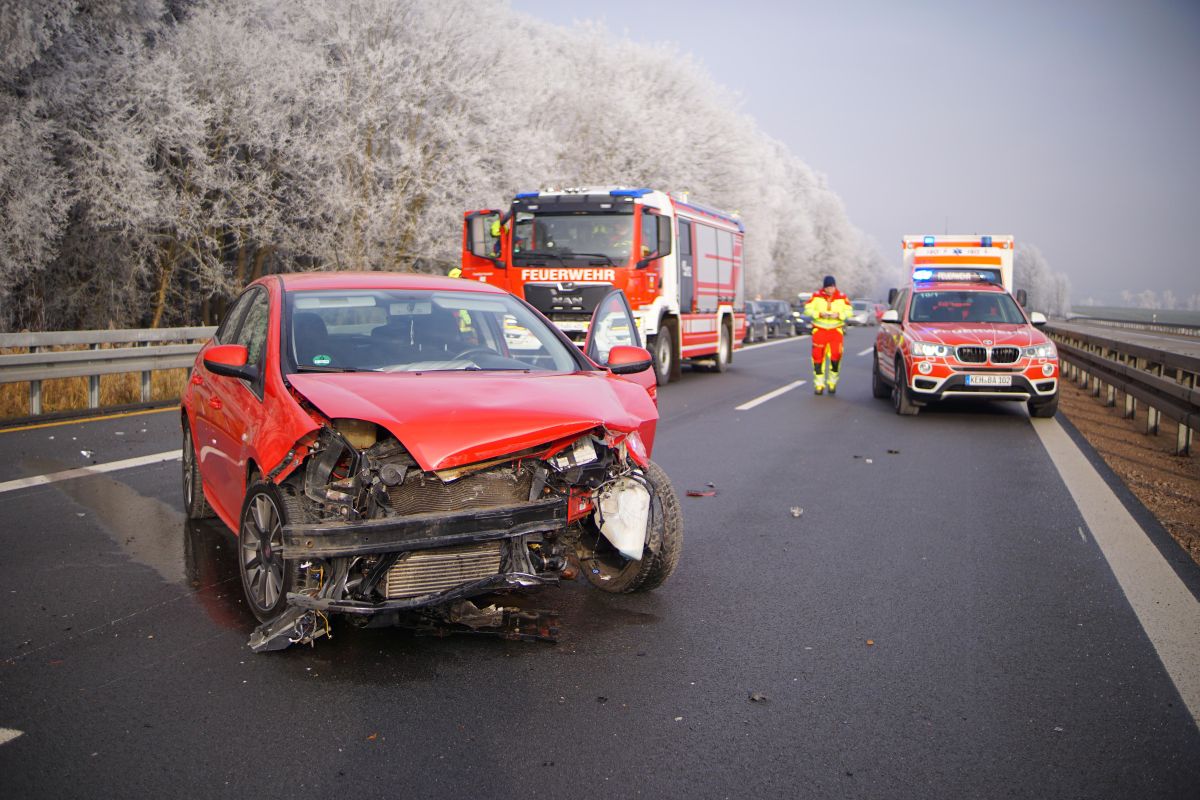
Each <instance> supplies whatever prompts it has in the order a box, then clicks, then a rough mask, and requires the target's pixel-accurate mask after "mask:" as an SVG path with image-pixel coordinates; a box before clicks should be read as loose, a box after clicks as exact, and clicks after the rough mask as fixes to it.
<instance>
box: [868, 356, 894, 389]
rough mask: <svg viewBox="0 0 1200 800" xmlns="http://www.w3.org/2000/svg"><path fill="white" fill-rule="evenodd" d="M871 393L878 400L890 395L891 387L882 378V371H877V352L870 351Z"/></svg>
mask: <svg viewBox="0 0 1200 800" xmlns="http://www.w3.org/2000/svg"><path fill="white" fill-rule="evenodd" d="M871 394H873V395H875V398H876V399H878V400H883V399H885V398H888V397H891V396H892V387H890V386H888V385H887V382H886V381H884V379H883V373H882V372H880V371H879V353H878V352H877V351H871Z"/></svg>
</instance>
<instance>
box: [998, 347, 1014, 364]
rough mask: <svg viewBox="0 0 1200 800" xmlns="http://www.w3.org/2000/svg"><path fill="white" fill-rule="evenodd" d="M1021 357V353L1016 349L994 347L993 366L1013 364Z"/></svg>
mask: <svg viewBox="0 0 1200 800" xmlns="http://www.w3.org/2000/svg"><path fill="white" fill-rule="evenodd" d="M1020 357H1021V351H1020V350H1018V349H1017V348H1015V347H993V348H992V363H993V364H1012V363H1014V362H1015V361H1016V360H1017V359H1018V358H1020Z"/></svg>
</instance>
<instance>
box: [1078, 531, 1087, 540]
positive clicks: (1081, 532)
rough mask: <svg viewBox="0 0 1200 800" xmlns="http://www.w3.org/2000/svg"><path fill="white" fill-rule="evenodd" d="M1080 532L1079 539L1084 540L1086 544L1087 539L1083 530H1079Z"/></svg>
mask: <svg viewBox="0 0 1200 800" xmlns="http://www.w3.org/2000/svg"><path fill="white" fill-rule="evenodd" d="M1078 530H1079V538H1080V539H1082V540H1083V541H1084V543H1085V544H1086V543H1087V537H1086V536H1084V535H1083V528H1078Z"/></svg>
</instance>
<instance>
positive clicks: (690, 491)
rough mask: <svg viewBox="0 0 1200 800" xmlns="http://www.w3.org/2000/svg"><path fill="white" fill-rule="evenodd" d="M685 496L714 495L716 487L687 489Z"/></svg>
mask: <svg viewBox="0 0 1200 800" xmlns="http://www.w3.org/2000/svg"><path fill="white" fill-rule="evenodd" d="M687 496H688V497H716V496H717V490H716V489H688V490H687Z"/></svg>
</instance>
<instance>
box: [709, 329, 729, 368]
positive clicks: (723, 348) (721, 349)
mask: <svg viewBox="0 0 1200 800" xmlns="http://www.w3.org/2000/svg"><path fill="white" fill-rule="evenodd" d="M730 361H733V332H732V331H731V330H730V328H729V325H727V324H725V323H721V336H720V338H719V339H717V357H716V358H714V359H713V365H712V371H713V372H724V371H725V370H727V369H729V362H730Z"/></svg>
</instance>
